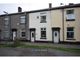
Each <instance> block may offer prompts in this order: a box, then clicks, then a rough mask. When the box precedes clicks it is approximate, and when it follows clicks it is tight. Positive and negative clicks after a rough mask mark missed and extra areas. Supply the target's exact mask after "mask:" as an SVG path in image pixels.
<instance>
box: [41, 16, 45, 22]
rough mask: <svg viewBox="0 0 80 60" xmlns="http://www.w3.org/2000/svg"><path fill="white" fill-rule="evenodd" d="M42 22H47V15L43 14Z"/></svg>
mask: <svg viewBox="0 0 80 60" xmlns="http://www.w3.org/2000/svg"><path fill="white" fill-rule="evenodd" d="M41 23H46V15H44V16H41Z"/></svg>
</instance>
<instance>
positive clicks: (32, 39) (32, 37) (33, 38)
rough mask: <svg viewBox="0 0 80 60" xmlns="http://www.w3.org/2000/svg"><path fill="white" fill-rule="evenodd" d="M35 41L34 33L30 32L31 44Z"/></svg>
mask: <svg viewBox="0 0 80 60" xmlns="http://www.w3.org/2000/svg"><path fill="white" fill-rule="evenodd" d="M34 40H35V32H34V31H31V42H34Z"/></svg>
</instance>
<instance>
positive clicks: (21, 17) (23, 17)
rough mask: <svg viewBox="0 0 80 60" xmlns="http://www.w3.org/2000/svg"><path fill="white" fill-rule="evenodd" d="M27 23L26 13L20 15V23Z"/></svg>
mask: <svg viewBox="0 0 80 60" xmlns="http://www.w3.org/2000/svg"><path fill="white" fill-rule="evenodd" d="M23 20H24V21H23ZM25 23H26V16H25V15H22V16H20V24H25Z"/></svg>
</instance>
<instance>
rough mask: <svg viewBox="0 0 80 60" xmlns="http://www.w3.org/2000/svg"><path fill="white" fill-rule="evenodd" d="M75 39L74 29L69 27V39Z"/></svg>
mask: <svg viewBox="0 0 80 60" xmlns="http://www.w3.org/2000/svg"><path fill="white" fill-rule="evenodd" d="M73 38H74V28H73V27H67V39H73Z"/></svg>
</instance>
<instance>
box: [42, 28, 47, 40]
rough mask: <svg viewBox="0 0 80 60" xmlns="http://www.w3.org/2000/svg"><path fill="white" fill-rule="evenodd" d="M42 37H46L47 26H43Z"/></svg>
mask: <svg viewBox="0 0 80 60" xmlns="http://www.w3.org/2000/svg"><path fill="white" fill-rule="evenodd" d="M41 39H46V28H41Z"/></svg>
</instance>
